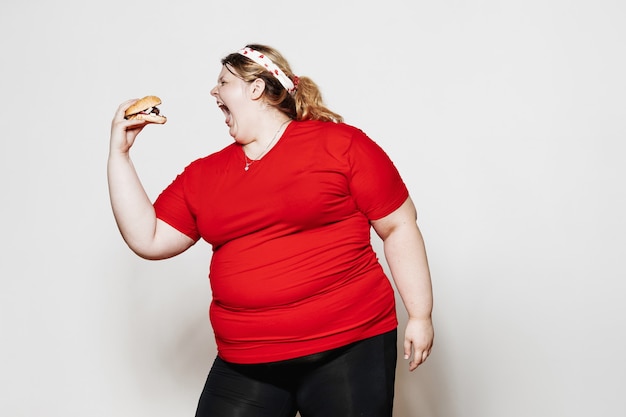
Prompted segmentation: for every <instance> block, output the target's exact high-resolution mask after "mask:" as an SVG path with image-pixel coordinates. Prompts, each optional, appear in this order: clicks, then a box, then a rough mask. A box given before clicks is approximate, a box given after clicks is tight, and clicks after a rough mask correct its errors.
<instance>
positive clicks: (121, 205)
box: [107, 100, 194, 259]
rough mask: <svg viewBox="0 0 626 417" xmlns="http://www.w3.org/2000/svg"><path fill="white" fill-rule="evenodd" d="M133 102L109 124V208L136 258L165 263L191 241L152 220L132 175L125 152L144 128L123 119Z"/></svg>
mask: <svg viewBox="0 0 626 417" xmlns="http://www.w3.org/2000/svg"><path fill="white" fill-rule="evenodd" d="M135 101H136V100H129V101H126V102H124V103H122V104H121V105H120V107H119V108H118V109H117V112H116V113H115V116H114V118H113V121H112V123H111V141H110V148H109V159H108V164H107V175H108V181H109V195H110V198H111V207H112V209H113V215H114V216H115V221H116V222H117V226H118V228H119V230H120V233H121V234H122V237H123V238H124V241H125V242H126V243H127V244H128V246H129V247H130V248H131V249H132V250H133V251H134V252H135V253H136V254H137V255H139V256H141V257H143V258H146V259H165V258H169V257H172V256H175V255H177V254H179V253H181V252H183V251H185V250H186V249H188V248H189V247H190V246H191V245H193V244H194V241H193V240H192V239H191V238H189V237H188V236H186V235H185V234H183V233H181V232H179V231H178V230H176V229H174V228H173V227H171V226H170V225H168V224H167V223H165V222H163V221H161V220H159V219H157V218H156V214H155V211H154V207H153V206H152V202H151V201H150V199H149V198H148V195H147V194H146V192H145V190H144V188H143V185H142V184H141V181H140V180H139V177H138V175H137V172H136V171H135V167H134V166H133V163H132V161H131V159H130V155H129V151H130V148H131V147H132V146H133V144H134V142H135V139H136V137H137V135H138V134H139V133H140V132H141V130H142V129H143V128H144V127H145V126H146V124H147V123H146V122H145V121H141V120H126V119H124V111H125V110H126V109H127V108H128V107H129V106H130V105H131V104H132V103H134V102H135Z"/></svg>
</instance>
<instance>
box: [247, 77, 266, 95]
mask: <svg viewBox="0 0 626 417" xmlns="http://www.w3.org/2000/svg"><path fill="white" fill-rule="evenodd" d="M264 91H265V81H263V80H262V79H261V78H257V79H256V80H254V81H252V82H251V83H250V96H251V98H252V99H253V100H258V99H259V98H261V97H262V96H263V92H264Z"/></svg>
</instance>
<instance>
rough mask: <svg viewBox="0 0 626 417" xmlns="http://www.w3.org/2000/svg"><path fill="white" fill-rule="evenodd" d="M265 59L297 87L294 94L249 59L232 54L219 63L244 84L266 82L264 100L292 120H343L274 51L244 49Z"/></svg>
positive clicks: (254, 46)
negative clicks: (258, 81)
mask: <svg viewBox="0 0 626 417" xmlns="http://www.w3.org/2000/svg"><path fill="white" fill-rule="evenodd" d="M246 48H252V49H254V50H256V51H259V52H261V53H263V54H264V55H266V56H267V57H268V58H269V59H271V60H272V62H274V64H276V65H277V66H278V67H279V68H280V69H281V70H282V71H283V72H284V73H285V74H286V75H287V77H289V79H291V80H292V81H293V83H294V84H295V85H296V91H295V92H293V93H291V94H290V93H288V92H287V90H286V89H285V87H283V85H282V84H281V83H280V81H278V79H277V78H276V77H274V75H272V73H270V72H269V71H268V70H266V69H265V68H264V67H262V66H261V65H259V64H257V63H256V62H254V61H252V60H251V59H249V58H247V57H245V56H243V55H241V54H239V53H237V52H235V53H232V54H230V55H227V56H226V57H224V58H223V59H222V65H224V66H226V68H227V69H228V70H229V71H231V72H233V71H234V75H236V76H237V77H239V78H241V79H242V80H244V81H247V82H252V81H254V80H256V79H257V78H260V79H262V80H263V81H264V82H265V91H264V92H263V95H264V99H265V100H266V101H267V102H268V103H269V104H270V105H272V106H274V107H276V108H277V109H278V110H280V111H282V112H283V113H285V114H286V115H287V116H289V117H290V118H292V119H294V120H320V121H324V122H335V123H340V122H342V121H343V117H341V116H340V115H339V114H337V113H335V112H333V111H331V110H330V109H329V108H328V107H326V106H325V105H324V101H323V100H322V93H321V91H320V89H319V87H318V86H317V84H315V82H313V80H312V79H310V78H309V77H297V76H296V75H295V74H294V73H293V71H291V67H290V66H289V63H288V62H287V60H286V59H285V58H284V57H283V56H282V55H281V54H280V52H278V51H277V50H276V49H274V48H272V47H270V46H267V45H259V44H250V45H246Z"/></svg>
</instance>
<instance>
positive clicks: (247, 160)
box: [241, 119, 291, 171]
mask: <svg viewBox="0 0 626 417" xmlns="http://www.w3.org/2000/svg"><path fill="white" fill-rule="evenodd" d="M289 121H291V119H287V120H285V121H284V122H283V123H282V124H281V125H280V126H279V127H278V130H277V131H276V133H274V137H273V138H272V140H271V141H270V143H268V144H267V146H266V147H265V149H263V152H261V153H260V154H259V155H258V156H257V157H256V158H254V159H250V158H248V155H246V151H245V150H243V148H241V150H242V151H243V157H244V159H245V160H246V166H245V167H243V169H244V170H245V171H247V170H248V169H250V165H252V164H253V163H255V162H256V161H258V160H259V159H261V157H262V156H263V155H265V152H267V150H268V149H269V148H270V146H272V143H274V141H275V140H276V138H277V137H278V132H280V130H281V129H282V128H283V126H285V125H286V124H287V122H289Z"/></svg>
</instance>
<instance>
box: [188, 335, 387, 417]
mask: <svg viewBox="0 0 626 417" xmlns="http://www.w3.org/2000/svg"><path fill="white" fill-rule="evenodd" d="M396 334H397V332H396V331H395V330H394V331H391V332H389V333H385V334H383V335H380V336H376V337H372V338H369V339H365V340H363V341H360V342H356V343H353V344H351V345H348V346H345V347H343V348H339V349H334V350H331V351H328V352H324V353H320V354H316V355H310V356H305V357H303V358H297V359H292V360H287V361H281V362H272V363H267V364H259V365H236V364H232V363H228V362H225V361H223V360H222V359H220V358H219V357H218V358H216V359H215V362H214V363H213V367H212V368H211V372H210V373H209V376H208V378H207V381H206V385H205V386H204V390H203V391H202V395H201V396H200V401H199V403H198V410H197V411H196V417H294V416H295V415H296V412H300V415H301V416H302V417H357V416H359V417H391V412H392V408H393V394H394V379H395V370H396V360H397V359H396V358H397V351H396Z"/></svg>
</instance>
